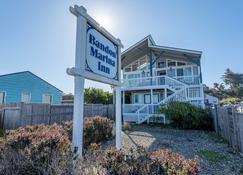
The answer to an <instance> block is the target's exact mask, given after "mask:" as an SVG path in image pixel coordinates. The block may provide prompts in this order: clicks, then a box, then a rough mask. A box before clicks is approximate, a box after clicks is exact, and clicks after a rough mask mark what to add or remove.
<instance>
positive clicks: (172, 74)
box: [167, 68, 175, 77]
mask: <svg viewBox="0 0 243 175" xmlns="http://www.w3.org/2000/svg"><path fill="white" fill-rule="evenodd" d="M167 75H168V76H169V77H174V76H175V69H172V68H170V69H168V70H167Z"/></svg>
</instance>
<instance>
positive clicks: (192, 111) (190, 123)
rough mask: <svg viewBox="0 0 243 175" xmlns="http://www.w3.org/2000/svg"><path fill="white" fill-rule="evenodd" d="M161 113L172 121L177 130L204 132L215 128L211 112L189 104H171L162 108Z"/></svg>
mask: <svg viewBox="0 0 243 175" xmlns="http://www.w3.org/2000/svg"><path fill="white" fill-rule="evenodd" d="M161 113H164V114H165V116H166V117H168V118H169V119H170V121H171V125H172V126H174V127H176V128H181V129H203V130H212V128H213V119H212V117H211V115H210V112H209V111H208V110H207V109H203V108H200V107H197V106H194V105H192V104H191V103H188V102H178V101H175V102H170V103H169V104H167V105H164V106H161Z"/></svg>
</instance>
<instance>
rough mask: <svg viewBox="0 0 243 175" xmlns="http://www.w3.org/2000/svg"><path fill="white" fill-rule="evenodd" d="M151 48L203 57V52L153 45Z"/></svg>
mask: <svg viewBox="0 0 243 175" xmlns="http://www.w3.org/2000/svg"><path fill="white" fill-rule="evenodd" d="M150 48H154V49H163V50H170V51H177V52H186V53H191V54H197V55H202V51H196V50H188V49H181V48H176V47H168V46H158V45H151V46H150Z"/></svg>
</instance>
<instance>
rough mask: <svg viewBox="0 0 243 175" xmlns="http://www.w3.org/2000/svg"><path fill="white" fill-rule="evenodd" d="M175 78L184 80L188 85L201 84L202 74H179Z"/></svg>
mask: <svg viewBox="0 0 243 175" xmlns="http://www.w3.org/2000/svg"><path fill="white" fill-rule="evenodd" d="M174 78H175V79H177V80H179V81H181V82H184V83H186V84H188V85H199V84H201V81H200V76H199V75H197V76H195V75H194V76H177V77H174Z"/></svg>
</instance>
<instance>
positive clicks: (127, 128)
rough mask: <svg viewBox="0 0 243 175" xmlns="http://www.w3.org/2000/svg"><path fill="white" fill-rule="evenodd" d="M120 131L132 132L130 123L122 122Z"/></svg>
mask: <svg viewBox="0 0 243 175" xmlns="http://www.w3.org/2000/svg"><path fill="white" fill-rule="evenodd" d="M122 129H123V131H131V130H132V126H131V124H130V123H128V122H124V124H123V127H122Z"/></svg>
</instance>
